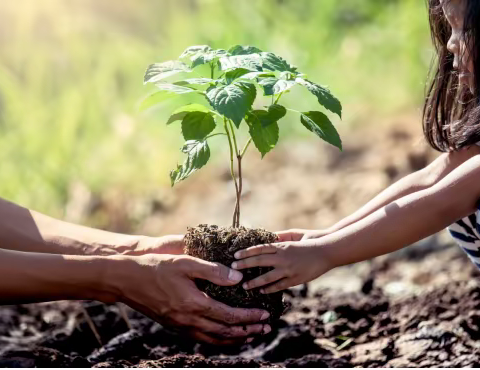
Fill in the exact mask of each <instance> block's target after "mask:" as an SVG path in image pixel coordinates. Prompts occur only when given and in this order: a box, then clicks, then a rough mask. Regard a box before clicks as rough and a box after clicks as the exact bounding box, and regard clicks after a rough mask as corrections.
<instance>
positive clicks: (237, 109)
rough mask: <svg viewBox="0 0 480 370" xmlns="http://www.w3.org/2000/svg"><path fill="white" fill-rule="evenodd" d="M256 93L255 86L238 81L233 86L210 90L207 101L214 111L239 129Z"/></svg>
mask: <svg viewBox="0 0 480 370" xmlns="http://www.w3.org/2000/svg"><path fill="white" fill-rule="evenodd" d="M256 93H257V90H256V89H255V85H254V84H252V83H250V82H241V81H237V82H234V83H233V84H231V85H227V86H219V87H211V88H209V89H208V90H207V100H208V101H209V103H210V105H211V106H212V107H213V109H215V110H216V111H217V112H218V113H220V114H222V115H224V116H225V117H227V118H229V119H231V120H232V121H233V123H234V124H235V126H237V128H238V127H239V126H240V122H241V121H242V119H243V118H244V117H245V114H247V112H248V111H249V110H250V108H251V106H252V104H253V101H254V100H255V97H256Z"/></svg>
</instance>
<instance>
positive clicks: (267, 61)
mask: <svg viewBox="0 0 480 370" xmlns="http://www.w3.org/2000/svg"><path fill="white" fill-rule="evenodd" d="M260 57H261V58H262V67H263V68H265V69H269V70H271V71H279V72H284V71H288V72H295V71H296V70H297V68H296V67H294V66H292V65H291V64H289V63H288V62H287V61H286V60H285V59H283V58H281V57H279V56H278V55H275V54H273V53H261V54H260Z"/></svg>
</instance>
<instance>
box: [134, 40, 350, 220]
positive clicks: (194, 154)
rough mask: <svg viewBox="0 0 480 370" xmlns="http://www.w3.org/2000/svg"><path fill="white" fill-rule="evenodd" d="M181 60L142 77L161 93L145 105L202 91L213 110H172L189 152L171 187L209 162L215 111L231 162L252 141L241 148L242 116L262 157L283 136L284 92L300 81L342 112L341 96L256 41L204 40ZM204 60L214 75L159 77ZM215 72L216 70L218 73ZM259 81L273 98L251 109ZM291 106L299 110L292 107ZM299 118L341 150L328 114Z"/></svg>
mask: <svg viewBox="0 0 480 370" xmlns="http://www.w3.org/2000/svg"><path fill="white" fill-rule="evenodd" d="M180 59H183V60H189V61H188V62H187V63H184V62H182V61H169V62H165V63H155V64H152V65H150V67H148V69H147V72H146V74H145V79H144V81H145V82H153V83H154V84H155V86H156V87H157V89H159V90H160V92H157V93H154V94H153V95H151V96H149V97H147V99H146V100H145V101H144V102H143V104H142V107H143V108H145V107H151V106H152V105H154V104H156V102H158V103H161V102H163V101H165V99H168V98H170V97H173V95H174V94H188V93H192V92H195V93H198V94H201V95H203V96H204V97H205V99H206V100H207V102H208V103H209V104H210V106H211V108H212V109H213V110H212V111H209V110H208V109H207V108H206V107H205V106H203V105H201V104H189V105H186V106H183V107H181V108H179V109H177V110H176V111H174V112H173V114H172V115H171V117H170V119H169V120H168V122H167V124H170V123H172V122H175V121H178V120H181V121H182V134H183V137H184V139H185V140H187V142H186V144H185V146H184V147H183V149H182V151H183V152H184V153H186V154H187V159H186V161H185V162H184V163H183V164H182V165H181V166H178V167H177V169H176V170H175V171H172V173H171V176H170V177H171V180H172V186H173V185H174V184H176V183H178V182H179V181H182V180H184V179H186V178H187V177H188V176H190V175H191V174H192V173H194V172H195V171H196V170H197V169H199V168H200V167H202V166H203V165H205V163H206V162H207V160H208V158H209V157H210V150H209V148H208V145H207V139H208V138H209V136H208V135H209V134H211V133H212V132H213V131H214V130H215V128H216V121H215V117H214V115H216V116H217V117H218V118H219V119H221V120H223V129H224V130H225V134H226V135H227V136H228V142H229V145H230V154H231V162H232V163H233V159H234V157H236V158H237V160H238V161H239V162H241V159H242V157H243V155H244V154H245V150H246V149H247V148H248V144H249V142H248V143H247V144H246V146H245V149H244V151H243V152H240V151H239V150H238V144H237V139H236V134H235V127H236V129H239V128H240V125H241V123H242V121H245V122H246V124H247V126H248V132H249V135H250V140H251V141H253V144H254V145H255V147H256V148H257V149H258V151H259V152H260V154H261V156H262V158H263V157H264V156H265V155H266V154H267V153H268V152H269V151H270V150H272V149H273V148H274V147H275V145H276V144H277V142H278V139H279V121H280V120H281V119H282V118H283V117H285V115H286V114H287V108H285V107H284V106H282V105H280V104H278V101H279V100H280V98H281V97H282V94H284V93H286V92H289V90H290V89H292V88H293V87H294V86H296V85H299V86H303V87H305V88H306V89H307V90H308V91H309V92H310V93H312V94H313V95H315V97H316V98H317V100H318V102H319V103H320V104H321V105H322V106H323V107H324V108H326V109H327V110H329V111H331V112H333V113H335V114H337V115H338V116H339V117H341V115H342V106H341V104H340V101H339V100H338V99H337V98H335V97H334V96H333V95H332V93H331V92H330V91H329V90H328V89H327V88H326V87H323V86H321V85H318V84H316V83H314V82H311V81H309V80H307V79H304V78H303V77H304V74H302V73H300V72H299V71H298V70H297V68H296V67H294V66H293V65H291V64H290V63H288V62H287V61H286V60H285V59H283V58H282V57H280V56H278V55H276V54H274V53H271V52H263V51H261V50H260V49H259V48H256V47H253V46H243V45H236V46H233V47H231V48H229V49H228V51H226V50H224V49H218V50H214V49H212V48H211V47H210V46H207V45H200V46H190V47H188V48H187V49H185V51H184V52H183V53H182V54H181V55H180ZM205 64H207V65H208V66H209V69H210V77H196V78H191V79H184V80H179V81H175V82H165V81H160V80H163V79H166V78H168V77H171V76H175V75H177V74H178V73H191V72H192V71H194V70H195V69H196V68H197V67H199V66H202V65H205ZM215 73H217V75H218V77H217V78H215ZM195 85H200V86H204V85H208V87H207V88H206V91H202V90H197V89H196V88H195V87H194V86H195ZM257 86H258V87H259V88H263V92H264V96H271V97H272V102H271V104H270V105H269V106H266V109H254V108H253V104H254V102H255V99H256V98H257ZM167 93H168V94H167ZM172 93H173V95H172ZM155 94H160V95H155ZM291 111H292V112H297V111H295V110H293V109H291ZM298 113H300V112H298ZM300 121H301V123H302V124H303V125H304V126H305V127H306V128H307V129H308V130H309V131H311V132H313V133H315V134H316V135H317V136H318V137H320V138H321V139H323V140H325V141H326V142H327V143H330V144H332V145H334V146H336V147H338V148H339V149H340V150H341V149H342V144H341V140H340V136H339V135H338V133H337V131H336V129H335V127H334V126H333V124H332V122H331V121H330V119H329V118H328V116H327V115H325V114H324V113H321V112H316V111H309V112H305V113H300ZM212 136H216V135H212ZM239 168H240V165H239ZM232 174H233V164H232ZM234 180H235V179H234ZM237 197H238V194H237ZM237 220H238V218H237ZM234 224H235V219H234Z"/></svg>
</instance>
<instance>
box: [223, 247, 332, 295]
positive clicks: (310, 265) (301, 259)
mask: <svg viewBox="0 0 480 370" xmlns="http://www.w3.org/2000/svg"><path fill="white" fill-rule="evenodd" d="M323 250H324V248H319V247H318V246H317V245H316V244H314V243H312V241H300V242H283V243H275V244H265V245H257V246H254V247H250V248H247V249H243V250H240V251H238V252H236V253H235V258H237V259H239V261H236V262H233V263H232V268H234V269H237V270H242V269H246V268H250V267H262V266H263V267H266V266H272V267H274V269H273V270H271V271H269V272H267V273H266V274H264V275H261V276H259V277H257V278H255V279H253V280H250V281H248V282H245V283H244V284H243V288H244V289H246V290H250V289H253V288H258V287H261V286H265V285H267V284H270V285H269V286H268V287H265V288H263V289H261V290H260V292H261V293H264V294H268V293H275V292H278V291H281V290H284V289H287V288H289V287H292V286H295V285H299V284H302V283H305V282H308V281H310V280H313V279H315V278H317V277H318V276H320V275H322V274H324V273H325V272H327V271H329V270H330V269H331V268H332V267H333V266H332V267H330V264H329V263H328V260H327V259H326V258H325V256H323V252H322V251H323Z"/></svg>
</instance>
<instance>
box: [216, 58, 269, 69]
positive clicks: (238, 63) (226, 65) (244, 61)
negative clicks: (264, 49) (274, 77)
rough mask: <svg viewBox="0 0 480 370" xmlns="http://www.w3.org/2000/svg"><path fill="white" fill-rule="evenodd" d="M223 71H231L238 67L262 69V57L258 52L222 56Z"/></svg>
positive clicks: (221, 66) (221, 65)
mask: <svg viewBox="0 0 480 370" xmlns="http://www.w3.org/2000/svg"><path fill="white" fill-rule="evenodd" d="M220 68H221V70H222V71H230V70H232V69H236V68H244V69H248V70H249V71H253V72H258V71H262V58H261V57H260V55H258V54H248V55H232V56H226V57H222V58H220Z"/></svg>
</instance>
